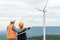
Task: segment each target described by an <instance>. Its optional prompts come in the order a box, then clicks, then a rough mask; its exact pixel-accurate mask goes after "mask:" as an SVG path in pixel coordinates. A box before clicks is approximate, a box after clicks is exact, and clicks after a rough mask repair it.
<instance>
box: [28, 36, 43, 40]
mask: <svg viewBox="0 0 60 40" xmlns="http://www.w3.org/2000/svg"><path fill="white" fill-rule="evenodd" d="M28 40H43V36H36V37H30V38H28Z"/></svg>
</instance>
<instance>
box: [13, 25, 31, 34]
mask: <svg viewBox="0 0 60 40" xmlns="http://www.w3.org/2000/svg"><path fill="white" fill-rule="evenodd" d="M29 29H30V27H28V28H24V29H22V30H17V29H16V28H15V26H14V27H12V30H14V31H15V32H17V33H22V32H25V31H26V30H29Z"/></svg>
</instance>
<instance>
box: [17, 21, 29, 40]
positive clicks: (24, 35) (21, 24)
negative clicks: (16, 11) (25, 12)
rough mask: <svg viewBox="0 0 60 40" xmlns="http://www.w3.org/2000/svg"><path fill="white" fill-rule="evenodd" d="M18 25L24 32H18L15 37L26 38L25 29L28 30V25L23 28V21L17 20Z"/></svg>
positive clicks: (21, 39)
mask: <svg viewBox="0 0 60 40" xmlns="http://www.w3.org/2000/svg"><path fill="white" fill-rule="evenodd" d="M18 26H19V27H20V30H24V32H22V33H18V35H17V39H18V40H27V36H26V32H25V31H26V30H29V29H30V27H28V28H24V23H23V22H19V24H18Z"/></svg>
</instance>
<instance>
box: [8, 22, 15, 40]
mask: <svg viewBox="0 0 60 40" xmlns="http://www.w3.org/2000/svg"><path fill="white" fill-rule="evenodd" d="M14 23H15V21H11V22H10V24H9V25H8V26H7V40H16V32H15V31H13V30H12V27H14Z"/></svg>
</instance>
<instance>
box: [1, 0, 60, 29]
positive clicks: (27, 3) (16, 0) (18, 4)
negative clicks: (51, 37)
mask: <svg viewBox="0 0 60 40" xmlns="http://www.w3.org/2000/svg"><path fill="white" fill-rule="evenodd" d="M46 1H47V0H0V30H6V27H7V25H8V24H9V22H10V21H12V20H16V23H15V25H16V26H18V22H19V21H23V22H24V23H25V25H24V26H25V27H28V26H43V12H41V11H38V10H37V9H35V8H39V9H41V10H42V9H43V8H44V6H45V4H46ZM46 10H47V12H46V26H60V0H48V4H47V7H46ZM3 28H4V29H3Z"/></svg>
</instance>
